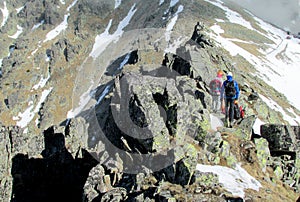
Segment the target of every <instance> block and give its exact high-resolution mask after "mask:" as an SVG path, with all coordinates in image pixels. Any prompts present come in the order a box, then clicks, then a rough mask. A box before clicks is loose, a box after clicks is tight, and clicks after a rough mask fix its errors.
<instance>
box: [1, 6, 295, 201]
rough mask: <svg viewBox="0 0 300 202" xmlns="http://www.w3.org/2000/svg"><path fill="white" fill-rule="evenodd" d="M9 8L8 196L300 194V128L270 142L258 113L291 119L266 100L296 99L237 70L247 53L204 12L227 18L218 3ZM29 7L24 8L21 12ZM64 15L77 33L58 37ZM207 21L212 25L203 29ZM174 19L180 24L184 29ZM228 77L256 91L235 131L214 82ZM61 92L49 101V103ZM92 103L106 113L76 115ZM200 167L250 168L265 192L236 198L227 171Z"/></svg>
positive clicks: (5, 85)
mask: <svg viewBox="0 0 300 202" xmlns="http://www.w3.org/2000/svg"><path fill="white" fill-rule="evenodd" d="M6 2H7V6H8V8H9V9H10V11H11V14H10V16H9V17H10V18H9V20H8V21H7V23H6V24H5V25H4V26H2V27H1V28H0V29H1V30H0V36H1V37H3V39H4V40H2V41H1V42H0V44H1V46H3V47H4V48H3V51H2V52H1V53H0V55H1V56H2V57H3V60H2V65H1V78H0V89H1V90H2V94H1V95H0V99H1V102H0V112H1V113H0V114H1V115H0V116H1V118H2V119H1V122H3V123H5V124H3V123H2V125H1V126H2V127H1V131H0V136H1V137H0V138H1V142H0V145H1V147H0V148H1V149H0V154H1V166H0V174H1V175H0V176H1V185H2V186H1V188H0V195H1V196H2V198H3V199H4V200H11V201H26V200H27V201H34V200H35V201H70V200H72V201H110V200H115V201H174V200H185V201H189V200H196V201H229V200H230V201H239V200H246V201H247V200H249V201H251V200H253V201H260V200H261V199H266V200H269V201H272V200H274V198H275V199H276V198H281V199H282V200H283V201H292V200H293V199H294V198H295V195H296V192H295V190H296V191H299V190H297V187H298V186H299V158H300V157H299V152H298V149H297V147H298V146H299V142H298V140H299V132H298V129H297V128H295V129H294V128H293V127H292V128H290V127H287V128H288V129H287V130H285V131H286V132H285V133H283V134H284V136H281V135H276V134H281V131H284V130H281V129H278V131H279V132H274V131H273V132H272V131H271V132H266V133H267V134H271V135H264V134H265V132H262V136H263V137H261V138H257V134H256V136H255V138H254V134H253V124H254V122H255V120H256V118H257V117H258V116H259V117H260V118H261V119H262V120H263V121H266V122H271V123H275V122H284V123H286V122H285V120H284V119H283V118H282V115H281V114H280V113H279V112H276V111H275V110H272V109H270V108H269V106H268V105H267V104H266V103H264V102H263V101H262V99H261V98H260V94H261V93H264V92H265V91H267V92H268V93H270V97H272V96H273V98H274V97H277V98H278V99H280V100H281V101H282V102H283V105H286V106H289V104H287V102H286V101H285V98H284V97H283V96H281V94H279V93H278V92H276V91H275V90H274V89H273V88H271V87H268V86H267V85H266V84H265V83H264V82H263V81H261V80H260V79H259V78H257V77H255V76H253V72H252V71H253V70H251V71H250V69H251V68H252V66H251V65H250V64H249V63H246V62H245V61H243V60H241V59H240V58H239V61H240V62H241V63H243V62H245V66H247V65H249V67H248V68H249V69H247V68H245V69H242V68H241V69H239V70H235V69H234V68H235V67H234V66H233V65H232V64H233V63H234V62H233V58H232V57H231V56H230V55H229V54H228V53H227V52H226V51H224V49H223V48H222V47H220V46H219V45H217V43H215V41H213V40H212V39H211V38H210V37H209V36H210V33H209V32H210V30H209V27H208V26H206V24H208V25H211V24H210V23H211V21H210V19H205V17H203V16H201V15H204V14H207V13H209V14H208V16H210V17H209V18H211V16H214V17H218V18H219V17H220V18H221V16H222V15H223V13H222V12H221V11H220V10H218V9H214V7H213V6H212V5H210V4H209V3H208V2H206V1H193V2H192V3H191V1H188V0H182V1H180V3H178V2H177V3H176V4H175V5H173V6H172V3H174V1H163V3H162V4H159V3H158V2H156V1H140V2H138V1H133V0H130V1H124V2H123V1H122V2H121V1H120V2H121V5H119V7H117V6H116V5H115V3H116V2H114V1H106V0H101V1H90V0H82V1H71V0H66V1H58V0H55V1H53V0H50V1H43V2H40V1H28V2H25V1H15V0H11V1H9V0H8V1H6ZM62 2H64V3H62ZM73 3H74V4H73ZM1 6H2V3H1V5H0V7H1ZM22 6H24V7H23V8H22V9H21V10H20V11H19V12H18V13H16V11H12V10H15V8H17V7H18V8H21V7H22ZM72 6H73V7H72ZM115 6H116V8H115ZM1 8H4V7H1ZM12 8H13V9H12ZM71 8H72V9H71ZM183 8H184V10H183V11H182V9H183ZM67 9H68V10H67ZM129 10H130V12H129ZM150 11H151V12H150ZM196 11H197V12H196ZM198 11H201V12H198ZM181 12H183V13H182V15H181V14H180V13H181ZM132 13H134V15H133V17H132V18H131V19H130V20H129V17H130V15H129V14H132ZM179 14H180V15H179ZM66 17H67V18H66ZM64 19H67V22H68V26H67V28H66V29H64V30H63V32H62V33H60V35H58V36H56V37H55V38H53V39H51V40H46V38H47V37H46V35H47V34H48V33H49V32H50V31H51V30H52V31H53V29H54V28H56V27H58V26H59V25H60V23H62V21H63V20H64ZM124 19H126V20H124ZM176 20H178V21H176ZM199 20H203V22H202V21H201V23H199V24H196V22H198V21H199ZM127 21H128V25H127V26H126V27H123V26H124V24H126V23H127ZM129 21H130V22H129ZM171 22H173V23H174V25H175V22H176V23H177V24H178V26H174V27H172V29H171V30H170V26H171V25H172V23H171ZM17 24H20V25H21V26H22V27H23V29H24V31H23V33H22V35H20V37H18V38H17V39H14V38H12V37H9V36H12V35H13V34H14V33H15V31H16V29H17V27H16V25H17ZM177 24H176V25H177ZM195 24H196V26H195ZM181 25H184V26H181ZM33 27H34V29H32V28H33ZM121 28H122V29H121ZM145 28H149V29H145ZM150 28H155V29H154V30H151V29H150ZM193 28H194V29H193ZM137 29H138V31H137ZM132 30H133V31H132ZM56 31H57V30H56ZM130 31H131V32H130ZM123 32H124V33H123ZM101 34H102V35H101ZM122 34H123V37H122ZM126 34H127V35H126ZM32 36H34V37H32ZM100 36H105V37H106V38H105V39H108V41H109V40H111V41H110V42H112V43H111V44H115V46H110V45H111V44H101V47H98V51H99V52H101V51H103V52H102V55H100V56H101V57H100V56H99V57H98V58H93V57H92V56H91V55H92V54H91V51H92V49H93V45H94V44H95V41H96V38H97V37H100ZM129 36H131V37H129ZM132 38H134V40H133V39H132ZM168 38H169V41H166V40H167V39H168ZM162 39H163V40H162ZM101 42H103V39H102V41H101ZM131 46H132V47H131ZM177 46H178V47H177ZM5 47H6V48H5ZM128 47H129V48H128ZM102 48H107V49H105V50H102ZM126 51H127V52H126ZM235 59H236V58H235ZM217 69H222V70H223V71H224V72H225V73H226V72H228V71H233V70H234V71H235V78H236V79H237V80H238V82H239V84H240V87H241V92H242V94H241V97H240V101H239V102H240V104H241V105H243V106H246V107H247V109H246V118H245V119H243V120H241V121H240V122H238V124H237V125H236V126H235V127H234V128H224V127H222V126H220V127H218V128H217V129H216V130H213V129H212V128H211V114H210V106H211V98H210V95H209V91H208V88H207V84H208V83H209V81H210V79H211V78H213V77H214V76H215V73H216V70H217ZM85 70H86V71H85ZM80 78H83V79H82V80H80ZM91 81H92V82H93V85H90V84H91V83H89V82H91ZM77 82H78V83H77ZM37 84H38V85H37ZM78 88H81V89H80V90H82V91H76V90H78ZM266 88H267V90H266ZM49 89H51V92H50V91H49V92H50V93H49V94H48V97H47V99H41V98H44V96H45V94H44V92H48V91H46V90H49ZM73 89H74V90H73ZM78 92H80V93H78ZM76 93H78V94H76ZM82 94H84V95H88V96H89V98H90V99H91V100H92V101H93V104H92V105H88V106H87V107H85V108H82V109H83V110H81V111H80V112H79V113H78V114H76V116H75V117H72V118H68V119H66V115H67V113H68V110H70V108H72V107H74V106H75V105H76V104H77V103H75V102H76V101H77V100H76V99H75V97H76V98H78V100H80V102H81V101H82V100H83V101H84V99H81V98H83V97H82ZM72 99H73V100H72ZM73 104H74V106H73ZM80 104H82V103H80ZM25 112H27V113H25ZM25 115H28V116H25ZM22 116H23V117H25V118H24V119H22ZM220 116H221V117H222V116H223V115H220ZM29 119H30V120H29ZM24 120H26V121H27V120H29V123H28V125H26V124H25V126H23V125H22V124H20V122H21V121H24ZM16 124H17V125H19V126H15V125H16ZM5 125H11V126H5ZM20 125H21V126H20ZM276 130H277V129H276ZM274 134H275V135H274ZM284 141H286V142H284ZM268 147H270V149H268ZM198 164H207V165H220V166H224V167H226V168H231V169H235V168H236V166H237V165H239V164H241V165H242V166H243V167H244V168H246V169H247V171H248V172H249V173H251V175H253V176H254V177H255V178H256V179H257V180H259V181H260V182H262V184H263V186H262V187H260V190H259V191H256V190H252V189H251V188H249V187H248V189H247V190H246V191H245V192H246V193H245V197H239V196H236V195H234V194H232V193H231V192H229V191H228V190H226V188H225V187H224V185H223V184H222V183H220V181H219V179H218V176H217V175H216V174H214V173H210V172H208V173H207V172H200V171H199V170H197V169H196V166H197V165H198ZM237 181H238V180H237ZM282 181H283V182H285V183H286V184H288V185H289V186H291V187H293V190H291V189H289V188H288V187H285V186H283V185H281V184H280V183H281V182H282ZM276 183H278V187H279V188H278V189H277V188H274V187H275V186H273V185H274V184H276ZM279 189H280V191H278V190H279ZM60 194H62V195H63V197H60V196H59V195H60ZM279 195H280V197H278V196H279ZM274 201H275V200H274Z"/></svg>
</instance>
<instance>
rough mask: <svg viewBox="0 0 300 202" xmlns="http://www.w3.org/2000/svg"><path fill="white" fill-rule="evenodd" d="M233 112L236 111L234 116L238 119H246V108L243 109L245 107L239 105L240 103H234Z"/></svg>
mask: <svg viewBox="0 0 300 202" xmlns="http://www.w3.org/2000/svg"><path fill="white" fill-rule="evenodd" d="M233 113H234V115H233V117H234V119H236V120H238V119H244V117H245V109H243V107H242V106H239V105H238V104H234V107H233Z"/></svg>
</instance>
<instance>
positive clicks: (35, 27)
mask: <svg viewBox="0 0 300 202" xmlns="http://www.w3.org/2000/svg"><path fill="white" fill-rule="evenodd" d="M44 22H45V21H44V20H42V21H41V22H40V23H38V24H36V25H34V26H33V27H32V28H31V30H35V29H37V28H39V27H40V26H41V25H43V24H44Z"/></svg>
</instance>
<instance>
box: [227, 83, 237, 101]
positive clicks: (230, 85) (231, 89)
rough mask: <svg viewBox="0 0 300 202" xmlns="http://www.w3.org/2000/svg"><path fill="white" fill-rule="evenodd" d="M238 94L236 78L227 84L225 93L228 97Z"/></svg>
mask: <svg viewBox="0 0 300 202" xmlns="http://www.w3.org/2000/svg"><path fill="white" fill-rule="evenodd" d="M235 94H236V90H235V85H234V80H232V81H228V82H227V83H226V86H225V95H226V97H234V96H235Z"/></svg>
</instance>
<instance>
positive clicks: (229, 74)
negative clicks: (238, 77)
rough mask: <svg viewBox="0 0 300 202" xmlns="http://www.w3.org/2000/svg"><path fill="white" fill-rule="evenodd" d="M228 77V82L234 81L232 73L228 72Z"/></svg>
mask: <svg viewBox="0 0 300 202" xmlns="http://www.w3.org/2000/svg"><path fill="white" fill-rule="evenodd" d="M226 77H227V80H228V81H232V73H231V72H228V74H227V76H226Z"/></svg>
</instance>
